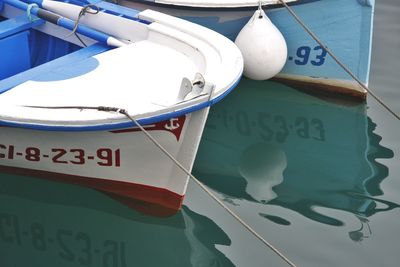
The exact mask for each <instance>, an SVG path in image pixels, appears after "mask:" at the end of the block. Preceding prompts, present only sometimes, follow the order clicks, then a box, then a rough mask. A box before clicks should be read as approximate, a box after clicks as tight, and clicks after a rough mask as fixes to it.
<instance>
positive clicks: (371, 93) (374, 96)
mask: <svg viewBox="0 0 400 267" xmlns="http://www.w3.org/2000/svg"><path fill="white" fill-rule="evenodd" d="M278 1H279V2H280V3H281V4H282V5H283V6H284V7H285V8H286V9H287V10H288V11H289V13H290V14H291V15H292V16H293V18H294V19H295V20H296V21H297V22H298V23H299V24H300V26H302V27H303V29H304V30H305V31H306V32H307V33H308V34H309V35H310V36H311V37H312V38H313V39H314V40H315V41H316V42H317V43H318V44H319V45H320V46H321V47H323V48H324V49H325V51H326V52H327V53H328V54H329V55H330V56H331V57H332V59H333V60H334V61H335V62H336V63H337V64H339V66H340V67H342V69H343V70H344V71H346V72H347V74H349V75H350V76H351V77H352V78H353V79H354V80H355V81H356V82H357V83H358V84H359V85H360V86H361V87H362V88H363V89H365V90H366V91H367V92H368V93H369V94H370V95H371V96H372V97H373V98H374V99H375V100H376V101H378V103H379V104H381V105H382V106H383V107H384V108H385V109H386V110H387V111H389V112H390V113H391V114H392V115H393V116H395V117H396V118H397V119H398V120H400V116H399V115H398V114H396V112H394V111H393V110H392V109H391V108H390V107H389V106H388V105H386V104H385V103H384V102H383V100H381V99H380V98H379V97H378V96H377V95H375V94H374V93H373V92H372V91H371V90H369V89H368V87H367V86H365V84H363V83H362V82H361V81H360V79H358V78H357V76H355V75H354V74H353V72H352V71H351V70H350V69H349V68H348V67H347V66H346V65H345V64H343V63H342V62H341V61H340V60H339V59H338V58H337V57H336V55H335V54H334V53H333V52H332V51H331V50H330V49H329V48H328V47H327V46H326V45H325V44H324V43H323V42H322V41H321V40H320V39H319V38H318V37H317V36H316V35H315V33H313V32H312V31H311V30H310V29H309V28H308V27H307V25H306V24H305V23H304V22H303V21H302V19H301V18H300V17H299V16H298V15H297V14H296V13H295V12H294V10H293V9H292V8H291V7H290V6H288V4H286V3H285V1H283V0H278Z"/></svg>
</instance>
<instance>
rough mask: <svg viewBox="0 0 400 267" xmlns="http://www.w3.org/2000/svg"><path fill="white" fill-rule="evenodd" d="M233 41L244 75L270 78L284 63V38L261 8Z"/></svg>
mask: <svg viewBox="0 0 400 267" xmlns="http://www.w3.org/2000/svg"><path fill="white" fill-rule="evenodd" d="M235 43H236V45H237V46H238V47H239V49H240V51H241V52H242V55H243V59H244V75H245V76H246V77H248V78H250V79H253V80H266V79H269V78H272V77H274V76H275V75H276V74H278V73H279V72H280V71H281V70H282V68H283V66H284V65H285V63H286V58H287V46H286V41H285V38H284V37H283V35H282V34H281V32H280V31H279V30H278V29H277V28H276V27H275V25H274V24H272V22H271V20H270V19H269V18H268V17H267V15H266V14H265V12H264V11H263V10H261V9H260V10H257V11H256V12H254V15H253V16H252V17H251V19H250V20H249V22H247V24H246V25H245V26H244V27H243V29H242V30H241V31H240V32H239V35H238V36H237V37H236V40H235Z"/></svg>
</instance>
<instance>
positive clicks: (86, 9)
mask: <svg viewBox="0 0 400 267" xmlns="http://www.w3.org/2000/svg"><path fill="white" fill-rule="evenodd" d="M99 12H100V8H99V7H98V6H97V5H95V4H88V5H85V6H83V7H82V9H81V11H80V12H79V14H78V18H77V19H76V21H75V24H74V28H73V29H72V31H71V33H70V34H68V35H67V36H70V35H72V34H75V36H76V37H77V38H78V39H79V41H80V42H81V43H82V44H83V46H85V47H87V45H86V44H85V43H84V42H83V40H82V39H81V38H80V37H79V35H78V34H77V33H76V30H77V29H78V26H79V22H80V20H81V18H82V17H83V16H84V15H85V14H86V13H87V14H92V15H96V14H98V13H99Z"/></svg>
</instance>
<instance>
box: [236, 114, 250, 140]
mask: <svg viewBox="0 0 400 267" xmlns="http://www.w3.org/2000/svg"><path fill="white" fill-rule="evenodd" d="M250 127H251V125H250V122H249V117H248V116H247V113H246V112H244V111H239V112H237V113H236V128H237V130H238V132H239V133H240V134H241V135H244V136H249V135H250V134H251V129H250Z"/></svg>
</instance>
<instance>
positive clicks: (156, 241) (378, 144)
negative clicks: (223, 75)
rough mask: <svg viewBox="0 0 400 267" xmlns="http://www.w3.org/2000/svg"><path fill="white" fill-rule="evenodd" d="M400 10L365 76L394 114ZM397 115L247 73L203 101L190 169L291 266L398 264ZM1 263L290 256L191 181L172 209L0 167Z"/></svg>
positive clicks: (117, 264) (387, 14)
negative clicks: (157, 211) (215, 98)
mask: <svg viewBox="0 0 400 267" xmlns="http://www.w3.org/2000/svg"><path fill="white" fill-rule="evenodd" d="M399 15H400V8H399V7H398V3H397V1H395V0H385V1H383V0H378V1H377V11H376V20H375V36H374V51H373V62H372V69H371V78H370V87H371V90H373V91H374V92H375V93H376V94H378V95H379V97H381V98H382V99H383V100H384V101H385V102H386V103H388V105H389V106H390V107H391V108H392V109H393V110H394V111H395V112H397V113H400V104H398V103H399V98H400V97H399V94H398V87H399V85H400V82H399V81H398V79H397V76H396V75H397V73H398V71H399V69H400V63H399V62H400V56H399V53H397V50H398V49H399V48H400V45H399V43H400V38H399V36H400V35H399V33H400V16H399ZM399 135H400V123H399V121H398V120H397V119H396V118H395V117H394V116H393V115H391V114H389V113H388V112H387V111H386V110H385V109H384V108H382V106H381V105H379V104H378V103H377V101H376V100H374V99H373V98H371V97H369V98H368V101H367V103H357V102H352V101H344V100H338V99H334V98H326V97H325V98H321V97H316V96H313V95H309V94H306V93H304V92H300V91H297V90H296V89H294V88H290V87H287V86H285V85H282V84H278V83H274V82H254V81H249V80H247V79H243V80H242V82H241V83H240V85H239V87H238V88H237V89H236V90H234V91H233V93H232V94H231V95H229V96H228V97H227V98H226V99H225V100H223V101H222V102H220V103H219V104H218V105H216V106H214V107H213V108H212V110H211V112H210V117H209V120H208V122H207V125H206V128H205V132H204V135H203V138H202V142H201V145H200V148H199V151H198V156H197V158H196V162H195V166H194V171H193V173H194V174H195V175H196V176H197V177H198V178H199V179H200V180H201V181H202V182H203V183H204V184H206V185H207V187H208V188H209V189H210V190H212V192H213V193H214V194H215V195H217V196H218V197H219V198H220V199H221V200H223V202H224V203H225V204H226V205H227V206H229V207H230V208H231V209H232V210H233V211H234V212H235V213H237V214H238V215H239V216H240V217H241V218H242V219H243V220H244V221H246V222H247V223H248V224H249V225H250V226H251V227H252V228H253V229H254V230H255V231H256V232H257V233H259V234H260V235H261V236H262V237H263V238H264V239H266V240H267V241H268V242H270V243H271V244H272V245H273V246H275V247H276V248H277V249H278V250H279V251H281V252H282V253H283V254H284V255H285V256H287V257H288V258H289V259H290V260H291V261H292V262H293V263H295V264H296V265H297V266H399V262H400V255H399V244H400V243H399V240H400V231H399V225H400V223H399V220H400V209H399V205H400V177H399V175H398V174H399V173H400V172H399V170H400V164H399V156H400V155H399V152H400V151H399V150H400V141H399ZM0 266H1V267H3V266H4V267H9V266H16V267H20V266H23V267H45V266H96V267H97V266H98V267H103V266H104V267H130V266H173V267H179V266H246V267H247V266H288V265H287V264H286V263H285V262H284V261H283V260H282V259H281V258H280V257H278V256H277V255H276V254H275V253H274V252H273V251H272V250H271V249H270V248H268V247H267V246H265V245H264V244H263V243H261V242H260V241H259V240H258V239H256V238H255V237H254V236H253V235H252V234H250V233H249V232H248V231H247V230H246V229H245V228H244V227H243V226H242V225H241V224H240V223H238V222H237V221H235V220H234V219H233V218H232V217H231V215H229V214H228V213H227V212H226V211H225V210H224V209H223V208H221V207H220V206H219V205H218V204H216V203H215V202H214V201H213V200H212V199H211V198H210V197H209V196H208V195H207V194H206V193H205V192H204V191H202V189H200V188H199V186H198V185H196V184H195V183H193V182H191V183H189V188H188V191H187V194H186V198H185V202H184V207H183V209H182V210H181V211H180V212H179V213H178V214H176V215H175V216H173V217H169V218H156V217H151V216H146V215H142V214H140V213H139V212H136V211H135V210H132V209H130V208H128V207H127V206H125V205H123V204H121V203H119V202H117V201H115V200H113V199H112V198H110V197H109V196H107V195H104V194H102V193H100V192H97V191H94V190H91V189H88V188H83V187H79V186H73V185H67V184H61V183H56V182H51V181H45V180H39V179H35V178H31V177H22V176H17V175H6V174H2V175H1V186H0Z"/></svg>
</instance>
